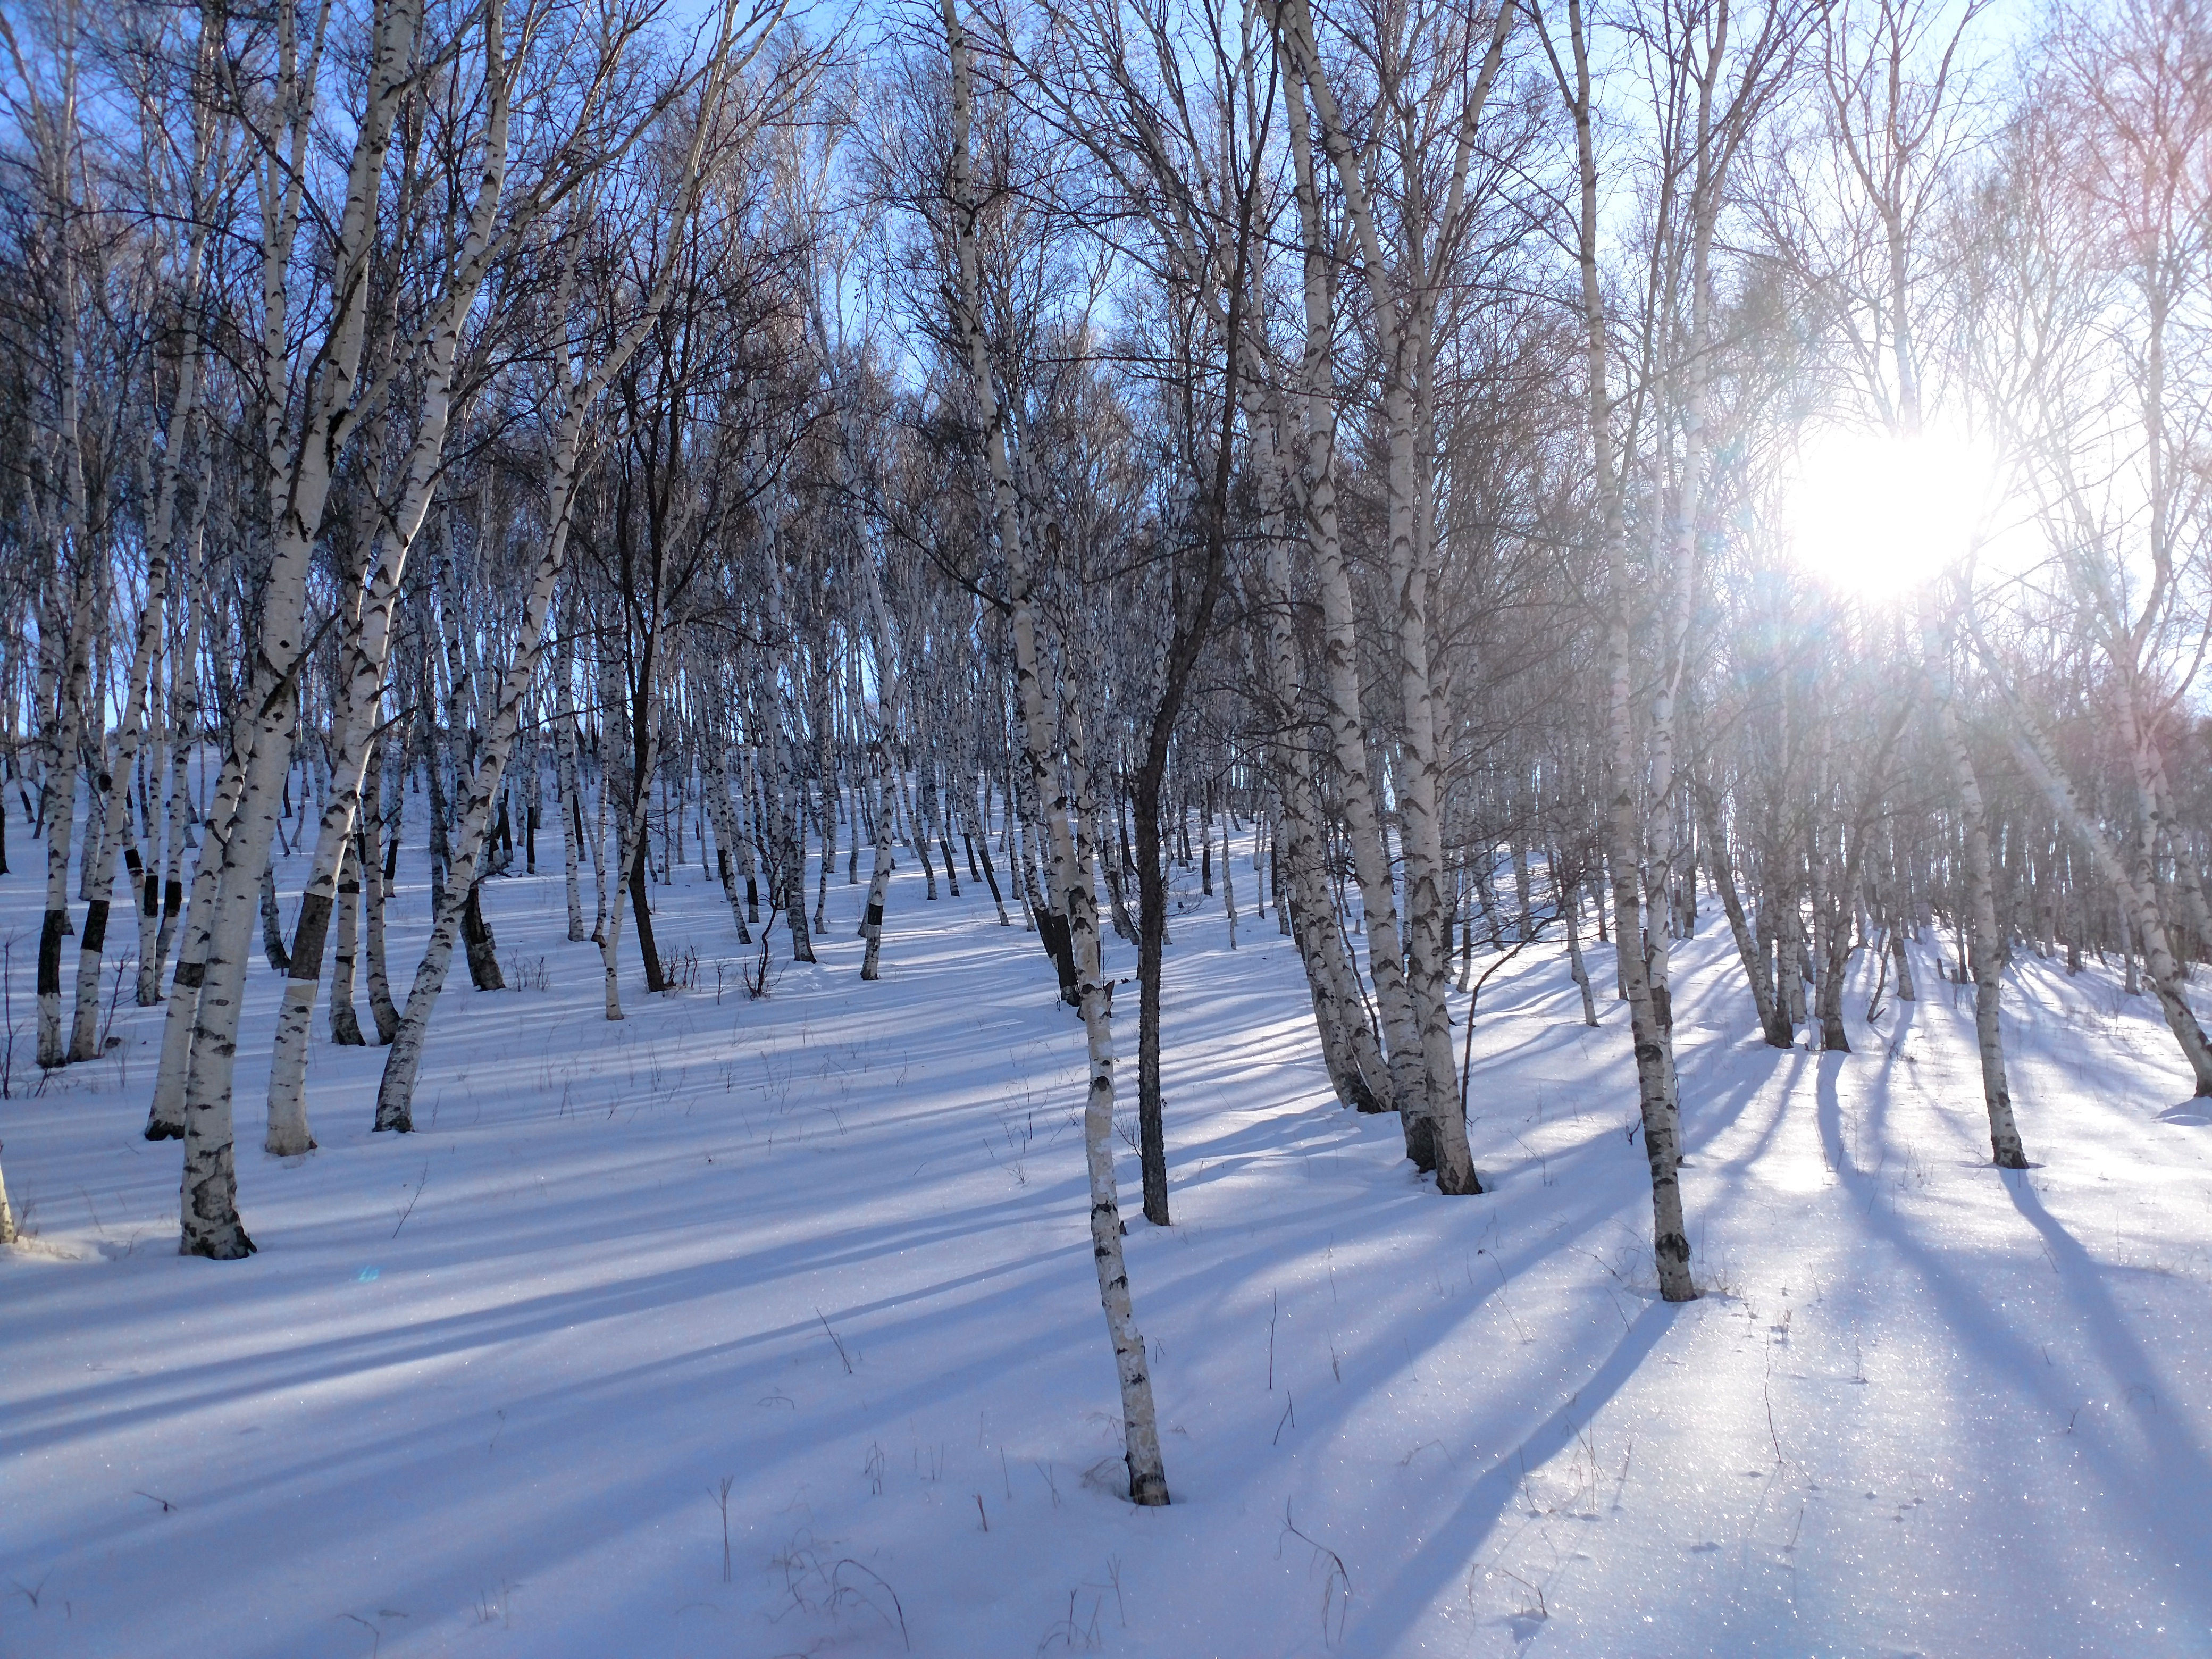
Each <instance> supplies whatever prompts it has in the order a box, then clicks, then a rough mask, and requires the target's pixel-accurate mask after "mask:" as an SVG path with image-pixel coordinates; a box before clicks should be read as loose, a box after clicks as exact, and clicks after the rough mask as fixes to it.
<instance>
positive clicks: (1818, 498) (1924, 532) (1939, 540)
mask: <svg viewBox="0 0 2212 1659" xmlns="http://www.w3.org/2000/svg"><path fill="white" fill-rule="evenodd" d="M1995 476H1996V467H1995V465H1994V464H1993V462H1992V460H1991V458H1990V454H1989V453H1988V452H1987V451H1986V450H1985V449H1984V448H1983V447H1981V446H1980V445H1978V444H1977V443H1975V442H1974V441H1972V440H1971V439H1969V438H1966V437H1964V436H1962V435H1956V434H1951V433H1937V432H1927V433H1923V434H1922V435H1920V436H1918V437H1917V438H1911V439H1905V438H1897V437H1893V436H1891V435H1888V434H1887V433H1881V432H1845V431H1840V430H1834V429H1831V430H1827V431H1823V432H1819V433H1816V434H1814V435H1809V436H1808V438H1807V440H1806V441H1805V443H1804V445H1803V447H1802V448H1801V449H1800V451H1799V452H1798V459H1797V467H1796V475H1795V477H1793V478H1792V479H1791V481H1790V489H1789V495H1788V498H1787V499H1788V501H1789V532H1790V544H1791V547H1792V550H1793V553H1794V556H1795V557H1796V562H1797V563H1798V565H1799V566H1800V567H1801V568H1803V569H1804V570H1805V571H1807V572H1808V574H1811V575H1812V576H1813V577H1814V579H1815V580H1818V581H1820V583H1821V584H1822V585H1823V586H1827V587H1830V588H1832V589H1834V590H1836V591H1837V592H1842V593H1846V594H1851V595H1855V596H1857V597H1858V598H1861V599H1893V598H1896V597H1898V596H1899V595H1902V594H1905V593H1907V592H1911V590H1912V589H1914V588H1916V587H1917V586H1920V585H1921V584H1922V583H1923V582H1926V581H1928V580H1930V579H1932V578H1934V577H1935V576H1936V575H1938V574H1941V573H1942V572H1943V571H1944V570H1945V569H1947V568H1950V567H1952V566H1954V565H1955V564H1957V563H1958V562H1960V560H1961V559H1963V558H1964V557H1965V556H1966V552H1967V550H1968V548H1969V547H1970V546H1971V545H1972V542H1973V539H1974V537H1975V535H1976V534H1977V532H1978V530H1979V529H1980V527H1981V526H1982V525H1983V524H1984V520H1985V519H1986V517H1987V514H1988V510H1989V505H1990V490H1991V487H1992V484H1993V482H1994V479H1995Z"/></svg>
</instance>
